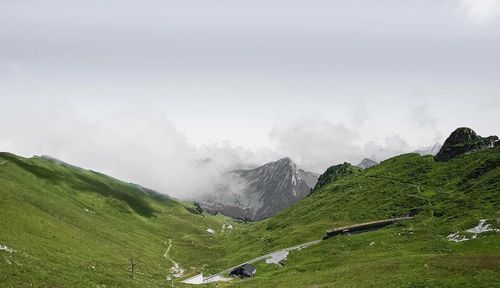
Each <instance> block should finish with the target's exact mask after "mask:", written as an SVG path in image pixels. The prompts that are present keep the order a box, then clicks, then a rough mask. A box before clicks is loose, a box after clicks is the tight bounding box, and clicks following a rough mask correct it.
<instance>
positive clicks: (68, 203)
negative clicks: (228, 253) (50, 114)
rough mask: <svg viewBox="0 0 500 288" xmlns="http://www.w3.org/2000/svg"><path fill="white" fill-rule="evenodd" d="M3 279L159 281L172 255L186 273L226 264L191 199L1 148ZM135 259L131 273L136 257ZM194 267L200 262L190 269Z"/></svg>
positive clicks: (48, 283)
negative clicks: (132, 272) (132, 268)
mask: <svg viewBox="0 0 500 288" xmlns="http://www.w3.org/2000/svg"><path fill="white" fill-rule="evenodd" d="M4 161H6V162H5V163H4V164H3V165H0V219H1V220H0V244H2V245H7V246H8V247H10V248H12V249H15V250H17V252H14V253H7V252H4V251H0V283H1V285H0V286H1V287H117V286H121V287H159V286H164V285H165V283H166V278H167V276H168V275H169V268H170V267H171V266H172V263H171V262H170V261H169V260H168V259H166V258H165V257H164V256H163V255H164V253H165V251H166V249H167V244H168V239H171V240H172V244H173V246H172V249H171V251H170V253H169V254H170V257H171V258H172V259H173V260H174V261H176V262H179V264H180V265H181V266H182V268H184V269H186V270H187V271H186V272H187V274H195V273H197V272H204V273H210V272H215V271H216V269H222V268H224V267H225V266H226V265H227V262H226V261H224V260H223V256H224V254H223V250H222V249H221V247H220V245H219V244H218V243H217V242H216V241H214V240H213V239H212V238H213V236H211V235H210V234H208V233H207V232H206V229H207V228H209V227H211V228H213V229H215V230H218V229H219V228H220V227H221V225H222V223H223V222H231V224H232V225H233V226H235V225H236V224H235V223H233V222H232V221H229V220H228V219H226V218H223V217H204V216H203V215H200V214H199V213H197V212H196V210H195V207H194V206H192V204H190V203H184V202H179V201H176V200H173V199H169V198H168V197H161V196H159V195H154V194H152V193H151V191H148V190H144V189H141V188H140V187H138V186H137V185H132V184H128V183H124V182H121V181H118V180H115V179H113V178H110V177H107V176H105V175H103V174H100V173H96V172H92V171H87V170H83V169H80V168H76V167H73V166H70V165H65V164H60V163H57V162H54V161H50V160H47V159H44V158H39V157H34V158H31V159H25V158H22V157H18V156H15V155H12V154H8V153H1V154H0V163H2V162H4ZM131 258H134V261H135V262H136V266H135V275H134V279H132V278H130V266H131V261H130V259H131ZM191 267H193V269H191Z"/></svg>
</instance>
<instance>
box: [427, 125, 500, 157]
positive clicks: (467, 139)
mask: <svg viewBox="0 0 500 288" xmlns="http://www.w3.org/2000/svg"><path fill="white" fill-rule="evenodd" d="M498 144H499V141H498V137H497V136H489V137H481V136H479V135H477V133H476V132H474V130H472V129H471V128H467V127H460V128H457V129H456V130H455V131H453V132H452V133H451V134H450V136H449V137H448V138H447V139H446V141H444V144H443V146H442V147H441V149H440V150H439V152H438V153H437V154H436V156H435V157H434V159H435V160H436V161H448V160H450V159H453V158H455V157H457V156H460V155H462V154H465V153H469V152H472V151H476V150H481V149H487V148H493V147H495V146H498Z"/></svg>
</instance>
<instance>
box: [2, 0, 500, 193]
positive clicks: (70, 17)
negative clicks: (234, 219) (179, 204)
mask: <svg viewBox="0 0 500 288" xmlns="http://www.w3.org/2000/svg"><path fill="white" fill-rule="evenodd" d="M403 2H404V3H403ZM387 4H388V3H385V4H380V3H375V2H372V1H357V0H356V1H312V2H307V3H306V2H304V1H260V0H257V1H239V0H237V1H218V2H217V3H216V4H214V3H209V2H200V1H180V0H173V1H116V0H112V1H96V0H89V1H81V2H78V3H73V2H72V3H69V2H67V1H60V0H49V1H43V2H37V1H30V2H25V1H4V2H3V3H1V4H0V103H1V107H0V150H1V151H10V152H13V153H17V154H20V155H24V156H31V155H50V156H52V157H56V158H58V159H62V160H64V161H67V162H68V163H72V164H75V165H78V166H82V167H86V168H90V169H93V170H96V171H101V172H103V173H107V174H110V175H112V176H115V177H118V178H121V179H124V180H126V181H130V182H136V183H139V184H141V185H143V186H146V187H150V188H153V189H155V190H158V191H160V192H162V193H167V194H170V195H172V196H176V197H181V198H193V197H195V196H196V195H200V193H206V192H207V190H210V189H213V188H212V187H213V186H214V185H215V184H216V183H218V182H219V180H220V177H221V175H222V174H223V173H225V172H227V171H229V170H235V169H240V168H252V167H253V168H254V167H258V166H260V165H263V164H265V163H269V162H273V161H276V160H278V159H281V158H283V157H290V158H291V159H292V160H293V161H294V162H295V163H296V164H297V165H298V166H299V167H301V168H303V169H305V170H306V171H312V172H316V173H322V172H324V170H325V169H326V168H327V167H330V166H332V165H333V164H339V163H344V162H346V161H347V162H350V163H354V164H356V163H359V162H360V161H361V160H362V159H364V158H370V159H372V160H375V161H377V162H378V161H381V160H384V159H386V158H388V157H391V156H394V155H398V154H401V153H406V152H413V151H430V150H429V147H432V145H434V144H435V143H441V144H442V143H443V142H444V140H445V137H446V136H447V135H448V134H449V131H452V130H453V129H455V128H456V127H461V126H467V127H474V129H475V130H476V131H477V133H478V134H480V135H490V134H493V133H495V131H494V129H495V128H496V127H495V125H494V124H495V123H497V122H498V121H497V115H498V114H499V113H498V112H499V111H500V98H499V97H498V95H500V82H499V81H498V79H500V70H499V69H498V67H500V57H499V55H500V54H499V52H498V51H500V21H499V17H498V15H499V12H500V10H499V7H500V4H499V1H489V0H479V1H469V0H463V1H458V0H457V1H445V0H437V1H436V0H432V1H431V0H424V1H391V2H390V5H387ZM138 7H140V8H138ZM262 7H266V9H262ZM228 23H230V24H228ZM207 159H209V160H207ZM206 160H207V161H206ZM200 163H203V164H200Z"/></svg>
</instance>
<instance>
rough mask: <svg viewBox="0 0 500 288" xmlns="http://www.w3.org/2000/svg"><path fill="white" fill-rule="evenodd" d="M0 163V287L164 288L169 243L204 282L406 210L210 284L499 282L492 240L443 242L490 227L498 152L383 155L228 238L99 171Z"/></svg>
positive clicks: (188, 210) (169, 202)
mask: <svg viewBox="0 0 500 288" xmlns="http://www.w3.org/2000/svg"><path fill="white" fill-rule="evenodd" d="M4 161H6V162H5V163H4ZM0 163H3V164H0V219H1V221H0V244H2V245H8V246H9V247H10V248H13V249H15V250H17V252H13V253H8V252H6V251H0V283H1V285H0V287H31V286H33V287H104V286H106V287H164V286H165V285H166V281H165V280H166V279H165V278H166V276H167V275H168V274H169V273H168V269H169V268H170V267H171V266H172V263H171V262H170V261H169V260H168V259H166V258H164V257H163V254H164V253H165V251H166V249H167V245H168V243H169V242H168V239H171V240H172V243H173V248H172V250H171V251H170V253H169V255H170V256H171V257H172V259H174V260H175V261H177V262H179V263H180V264H181V265H182V267H184V268H186V269H187V270H189V271H188V273H191V274H194V273H196V272H203V273H204V274H209V273H214V272H217V271H221V270H224V269H225V268H228V267H230V266H232V265H235V264H237V263H241V262H243V261H245V260H248V259H251V258H254V257H256V256H260V255H263V254H266V253H269V252H272V251H275V250H278V249H279V248H283V247H288V246H293V245H295V244H299V243H304V242H307V241H310V240H316V239H320V238H322V237H323V236H324V235H325V231H326V230H327V229H329V228H331V227H332V226H336V227H337V226H343V225H348V224H354V223H361V222H367V221H371V220H379V219H385V218H391V217H397V216H403V215H406V214H407V213H408V212H410V211H414V212H418V214H417V216H416V217H415V218H414V219H412V220H409V221H407V222H403V223H400V224H396V225H392V226H389V227H386V228H383V229H380V230H378V231H373V232H369V233H363V234H353V235H345V236H344V235H343V236H336V237H334V238H331V239H328V240H324V241H321V242H320V244H317V245H314V246H310V247H307V248H305V249H302V250H300V251H294V252H291V253H290V255H289V257H288V260H287V261H286V264H285V266H284V267H278V266H275V265H267V264H265V263H263V262H261V263H258V264H257V269H258V270H257V276H256V278H254V279H251V280H242V281H240V280H237V281H233V282H232V283H219V284H211V285H208V286H214V287H215V286H217V285H218V286H219V287H220V286H224V287H233V286H234V287H382V286H383V287H499V286H500V233H498V232H487V233H483V234H480V235H478V236H477V239H472V240H469V241H465V242H460V243H454V242H450V241H448V239H447V238H446V237H447V236H448V235H449V234H450V233H453V232H456V231H461V232H464V231H465V230H466V229H469V228H471V227H474V226H476V225H477V224H478V222H479V220H480V219H490V223H492V224H493V225H494V227H495V228H500V223H499V219H500V148H495V149H488V150H484V151H478V152H474V153H470V154H467V155H463V156H461V157H458V158H456V159H453V160H450V161H448V162H436V161H434V160H433V159H432V157H431V156H423V157H422V156H419V155H417V154H406V155H401V156H398V157H394V158H392V159H388V160H386V161H384V162H382V163H381V164H379V165H377V166H376V167H373V168H370V169H367V170H363V171H356V173H353V174H350V175H349V174H348V175H343V177H339V178H335V177H334V178H332V180H331V181H329V182H328V181H327V182H328V183H326V185H324V186H323V187H321V188H320V189H318V190H317V191H315V192H314V193H313V194H312V195H311V196H310V197H307V198H306V199H304V200H302V201H301V202H299V203H297V204H296V205H293V206H292V207H290V208H288V209H286V210H284V211H282V212H280V213H279V214H278V215H276V216H275V217H273V218H270V219H268V220H264V221H260V222H255V223H246V224H240V223H231V224H232V225H233V226H234V227H235V228H236V229H235V230H233V231H226V232H225V233H219V232H220V228H219V227H220V225H221V224H222V223H223V222H226V223H228V220H227V219H225V218H222V217H211V216H209V217H204V216H202V215H199V214H197V213H196V211H194V210H193V209H192V208H193V207H192V206H191V204H189V203H183V202H179V201H176V200H173V199H169V198H165V197H157V196H155V195H154V194H146V193H145V192H144V191H143V190H142V189H140V188H138V187H137V186H135V185H130V184H127V183H123V182H120V181H118V180H115V179H112V178H109V177H106V176H104V175H102V174H98V173H95V172H91V171H86V170H82V169H79V168H76V167H72V166H68V165H61V164H58V163H56V162H53V161H49V160H46V159H41V158H33V159H24V158H20V157H17V156H14V155H11V154H5V153H3V154H0ZM208 227H211V228H214V229H216V230H217V231H218V233H217V234H216V235H209V234H207V233H206V232H205V230H206V229H207V228H208ZM218 228H219V229H218ZM470 236H471V235H468V237H469V238H470ZM130 258H134V259H136V262H137V266H136V272H137V273H136V275H135V278H134V279H131V278H130V277H129V265H130ZM191 268H193V269H191ZM179 284H180V283H176V285H177V286H182V285H179Z"/></svg>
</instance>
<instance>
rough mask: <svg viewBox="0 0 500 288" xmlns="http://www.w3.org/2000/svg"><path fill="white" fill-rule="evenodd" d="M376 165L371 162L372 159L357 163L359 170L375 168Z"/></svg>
mask: <svg viewBox="0 0 500 288" xmlns="http://www.w3.org/2000/svg"><path fill="white" fill-rule="evenodd" d="M377 165H378V163H377V162H375V161H373V160H372V159H369V158H365V159H363V160H362V161H361V162H359V164H358V165H357V166H358V167H359V168H363V169H368V168H370V167H373V166H377Z"/></svg>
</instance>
